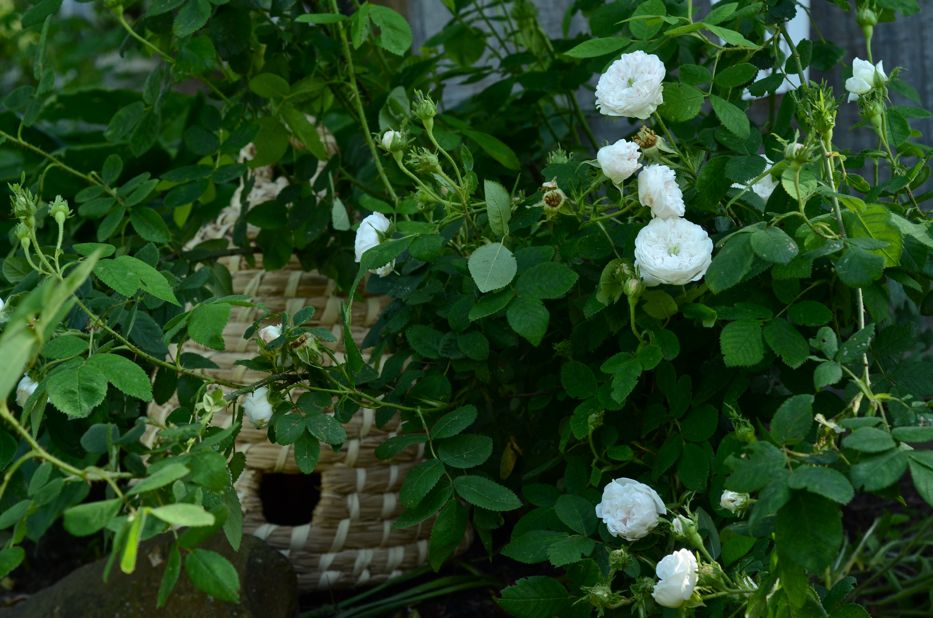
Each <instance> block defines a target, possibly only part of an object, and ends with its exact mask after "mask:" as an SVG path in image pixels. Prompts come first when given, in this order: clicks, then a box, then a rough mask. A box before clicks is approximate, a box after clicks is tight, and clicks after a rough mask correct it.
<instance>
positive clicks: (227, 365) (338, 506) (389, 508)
mask: <svg viewBox="0 0 933 618" xmlns="http://www.w3.org/2000/svg"><path fill="white" fill-rule="evenodd" d="M256 176H257V177H256V185H257V186H256V187H255V188H254V189H253V192H251V193H250V195H249V200H250V202H253V201H260V202H261V201H265V200H268V199H273V198H274V197H275V195H277V193H278V192H279V191H281V189H282V188H283V187H284V186H285V185H284V184H283V183H279V182H278V181H277V180H272V178H271V173H269V170H259V173H258V174H257V175H256ZM257 191H259V192H260V193H258V194H257V193H256V192H257ZM262 192H265V193H262ZM239 210H240V208H239V192H238V194H237V195H235V196H234V200H233V201H232V204H231V206H230V207H228V208H227V209H225V210H224V212H223V213H222V214H221V215H220V217H219V218H218V219H217V220H216V221H215V222H214V223H213V224H212V225H211V226H209V227H208V228H207V229H205V230H202V233H201V235H200V236H199V238H198V239H196V242H200V241H204V240H212V239H217V238H231V232H232V228H233V224H234V223H235V222H236V219H237V217H238V215H239ZM253 232H254V231H253ZM220 262H221V263H223V264H224V265H225V266H226V267H227V268H228V270H229V271H230V273H231V275H232V278H233V292H234V293H235V294H244V295H247V296H250V297H251V298H252V299H253V300H254V302H255V303H256V304H262V305H264V306H265V307H266V308H267V309H268V310H269V311H271V312H282V311H287V312H288V313H289V314H292V315H293V314H294V313H295V312H297V311H299V310H300V309H302V308H304V307H307V306H313V307H314V308H315V309H316V311H315V313H314V316H313V318H312V320H311V321H310V323H309V324H307V325H308V326H318V327H326V328H330V329H331V330H332V332H333V333H334V334H335V335H337V340H338V341H340V334H341V333H340V329H341V319H340V318H341V311H340V310H341V305H342V302H343V298H341V297H340V296H339V295H338V294H337V290H336V287H335V285H334V282H333V281H330V280H329V279H328V278H327V277H324V276H322V275H320V274H318V273H314V272H303V271H302V270H301V267H300V265H299V264H298V262H297V260H294V259H293V260H292V262H291V263H290V264H289V265H288V266H287V267H286V268H285V269H283V270H280V271H275V272H266V271H264V270H262V261H261V259H257V261H256V263H255V264H252V265H251V264H249V263H248V262H247V261H246V260H245V259H244V258H242V257H240V256H234V257H227V258H221V260H220ZM382 306H383V301H382V299H379V298H372V297H370V298H363V299H362V300H360V301H357V302H356V303H354V307H353V313H354V315H353V324H354V325H356V326H355V330H354V332H353V337H354V339H355V340H356V341H357V343H359V342H361V341H362V339H363V337H364V336H365V334H366V332H367V331H368V328H369V327H370V326H371V325H372V324H373V323H374V322H375V321H376V319H377V318H378V316H379V313H380V310H381V309H382ZM257 311H258V309H256V308H253V307H233V309H232V312H231V315H230V320H229V322H228V324H227V327H226V329H225V331H224V342H225V349H224V350H223V351H217V350H211V349H207V348H203V347H201V346H198V345H196V344H193V343H190V342H189V343H188V344H186V345H185V349H184V350H174V352H175V353H180V352H184V351H188V352H196V353H198V354H200V355H202V356H204V357H206V358H208V359H210V360H211V361H213V362H214V363H215V364H216V365H218V369H213V370H210V371H209V373H212V374H213V375H216V376H218V377H223V378H226V379H228V380H232V381H235V382H238V383H243V384H248V383H252V382H255V381H258V380H260V379H262V378H263V377H266V376H265V375H264V374H261V373H257V372H255V371H252V370H249V369H247V368H246V367H243V366H238V365H235V364H234V363H235V362H236V361H237V360H241V359H246V358H251V357H253V356H254V355H255V354H256V352H257V349H258V344H257V342H256V341H255V338H254V339H253V340H247V339H244V338H243V333H244V332H245V331H246V329H247V328H248V327H249V326H251V325H252V324H253V322H254V321H255V320H256V318H257ZM176 407H177V402H176V401H174V400H173V401H169V402H167V403H166V404H165V405H162V406H158V405H153V406H151V407H150V409H149V417H150V419H151V420H152V421H153V425H155V426H156V427H162V426H164V425H165V421H166V419H167V417H168V415H169V414H170V413H171V412H172V411H173V410H174V409H175V408H176ZM375 416H376V415H375V411H374V410H371V409H363V410H360V411H358V412H357V413H356V414H355V415H354V416H353V418H352V419H351V420H350V422H349V423H347V424H346V425H345V427H346V430H347V442H346V444H344V446H343V448H342V449H341V450H340V451H337V452H335V451H333V449H331V448H329V447H327V446H322V448H321V454H320V460H319V462H318V465H317V468H316V470H315V473H316V474H319V475H320V499H319V501H318V502H317V504H316V506H315V507H314V512H313V516H312V519H311V521H310V522H309V523H306V524H304V525H298V526H284V525H276V524H274V523H270V522H268V521H266V519H265V517H264V515H263V503H262V499H261V497H260V484H261V482H262V477H263V475H264V474H269V473H279V474H282V473H284V474H300V471H299V469H298V466H297V464H296V463H295V458H294V455H293V451H292V447H291V446H282V445H278V444H273V443H271V442H269V440H268V437H267V434H266V431H265V430H261V429H257V428H255V427H253V426H252V425H251V424H250V423H249V422H248V421H244V426H243V428H242V430H241V431H240V434H239V436H238V438H237V446H236V448H237V450H238V451H240V452H242V453H244V454H245V455H246V470H245V471H244V472H243V474H242V475H241V477H240V478H239V480H238V481H237V491H238V494H239V496H240V502H241V504H242V506H243V513H244V530H245V532H247V533H251V534H254V535H256V536H258V537H260V538H263V539H265V540H266V541H267V542H268V543H269V544H270V545H272V546H273V547H275V548H277V549H279V550H280V551H282V552H283V553H284V554H285V555H287V556H288V557H289V559H290V560H291V561H292V563H293V564H294V566H295V569H296V571H297V573H298V580H299V586H300V587H301V589H302V590H305V591H309V590H320V589H329V588H347V587H352V586H357V585H363V584H367V583H375V582H379V581H383V580H385V579H388V578H389V577H392V576H395V575H398V574H401V573H403V572H404V571H406V570H411V569H414V568H416V567H418V566H421V565H422V564H424V563H426V561H427V551H428V538H429V536H430V529H431V524H432V521H431V520H428V521H426V522H423V523H422V524H421V525H418V526H414V527H410V528H405V529H399V530H396V529H393V528H392V522H393V521H394V520H395V518H396V517H397V516H398V515H399V514H400V512H401V510H402V509H401V506H400V504H399V493H398V492H399V489H400V487H401V484H402V481H403V480H404V479H405V476H406V475H407V473H408V471H409V470H410V469H411V468H412V467H413V466H414V465H415V464H416V463H417V462H418V461H420V460H421V459H422V458H423V449H424V447H423V445H419V446H418V447H412V448H410V449H408V450H406V451H404V452H402V453H400V454H399V455H398V456H396V457H395V458H394V459H393V460H392V461H388V462H387V461H383V460H380V459H378V458H377V457H376V455H375V449H376V447H377V446H378V445H379V444H381V443H382V442H384V441H385V439H386V438H387V437H390V436H392V435H394V432H395V430H396V429H397V427H398V424H397V421H393V422H391V423H390V424H389V425H388V426H383V427H378V426H377V425H376V422H375ZM215 422H216V423H217V424H219V425H221V426H229V424H230V423H231V422H232V417H231V415H230V414H228V413H224V414H221V415H218V416H217V417H215ZM308 499H309V500H312V499H313V496H308Z"/></svg>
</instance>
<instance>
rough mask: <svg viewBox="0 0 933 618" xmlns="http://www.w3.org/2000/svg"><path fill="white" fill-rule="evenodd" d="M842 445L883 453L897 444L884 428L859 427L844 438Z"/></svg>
mask: <svg viewBox="0 0 933 618" xmlns="http://www.w3.org/2000/svg"><path fill="white" fill-rule="evenodd" d="M842 446H844V447H846V448H850V449H852V450H853V451H860V452H862V453H883V452H885V451H888V450H891V449H892V448H894V447H895V446H897V445H896V444H895V443H894V439H893V438H892V437H891V434H890V433H888V432H887V431H885V430H884V429H878V428H877V427H859V428H858V429H856V430H855V431H853V432H852V433H851V434H849V435H847V436H846V437H845V438H843V439H842Z"/></svg>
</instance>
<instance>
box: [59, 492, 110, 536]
mask: <svg viewBox="0 0 933 618" xmlns="http://www.w3.org/2000/svg"><path fill="white" fill-rule="evenodd" d="M121 505H122V502H121V501H120V499H119V498H114V499H112V500H103V501H100V502H88V503H86V504H79V505H78V506H73V507H71V508H69V509H68V510H66V511H65V514H64V518H63V520H62V524H63V525H64V526H65V530H67V531H68V533H69V534H73V535H75V536H88V535H91V534H94V533H95V532H98V531H100V530H103V529H104V527H106V526H107V524H109V523H110V520H112V519H113V518H114V517H116V516H117V513H119V512H120V506H121Z"/></svg>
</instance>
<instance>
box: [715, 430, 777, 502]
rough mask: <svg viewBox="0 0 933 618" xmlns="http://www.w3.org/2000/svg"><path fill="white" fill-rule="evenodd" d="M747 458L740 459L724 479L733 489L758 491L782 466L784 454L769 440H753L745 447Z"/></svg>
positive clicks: (728, 486) (772, 478) (729, 487)
mask: <svg viewBox="0 0 933 618" xmlns="http://www.w3.org/2000/svg"><path fill="white" fill-rule="evenodd" d="M746 452H747V454H748V456H747V458H743V459H740V460H738V461H737V462H736V464H735V469H734V470H733V472H732V474H731V475H730V476H729V478H728V479H727V480H726V487H727V488H728V489H731V490H733V491H744V492H749V493H750V492H753V491H758V490H759V489H761V488H762V487H764V486H765V485H767V484H768V483H770V482H771V481H772V480H774V476H775V474H776V473H777V472H778V471H780V470H782V469H783V468H784V454H783V453H782V452H781V451H779V450H778V449H777V447H775V446H774V445H773V444H771V443H769V442H755V443H754V444H751V445H750V446H748V448H747V449H746Z"/></svg>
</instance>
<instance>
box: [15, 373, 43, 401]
mask: <svg viewBox="0 0 933 618" xmlns="http://www.w3.org/2000/svg"><path fill="white" fill-rule="evenodd" d="M38 387H39V383H38V382H36V381H34V380H33V379H32V378H30V377H29V376H28V375H26V374H23V379H22V380H20V381H19V384H17V385H16V405H18V406H19V407H21V408H25V407H26V402H27V401H28V400H29V398H30V397H31V396H32V394H33V393H34V392H36V389H37V388H38Z"/></svg>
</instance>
